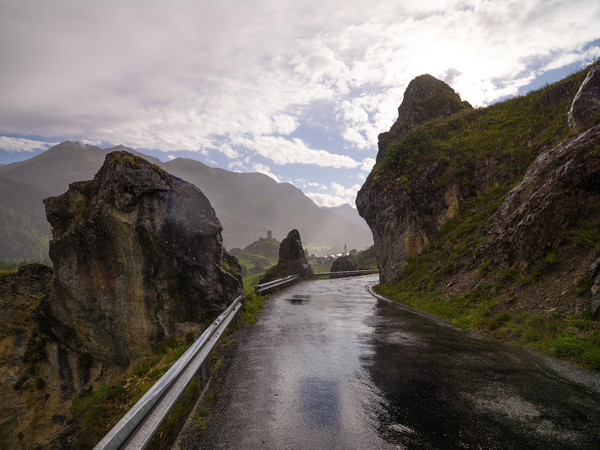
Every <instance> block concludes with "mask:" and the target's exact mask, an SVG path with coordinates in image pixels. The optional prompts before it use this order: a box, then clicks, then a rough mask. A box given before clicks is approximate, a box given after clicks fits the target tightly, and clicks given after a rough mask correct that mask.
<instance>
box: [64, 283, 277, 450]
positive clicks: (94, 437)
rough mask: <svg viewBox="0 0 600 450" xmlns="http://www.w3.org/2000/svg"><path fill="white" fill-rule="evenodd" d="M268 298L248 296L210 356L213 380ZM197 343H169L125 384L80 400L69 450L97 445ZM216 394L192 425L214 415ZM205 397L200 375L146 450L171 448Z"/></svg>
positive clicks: (74, 404) (191, 337)
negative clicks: (237, 335)
mask: <svg viewBox="0 0 600 450" xmlns="http://www.w3.org/2000/svg"><path fill="white" fill-rule="evenodd" d="M266 298H267V297H265V296H257V295H254V294H253V293H252V292H247V293H246V296H245V300H244V304H243V307H242V310H241V311H240V313H239V314H238V317H237V319H236V320H235V321H234V322H232V323H231V325H230V326H229V327H228V329H227V330H226V332H225V333H224V335H223V337H222V338H221V339H220V341H219V343H218V344H217V346H216V347H215V349H213V351H212V352H211V354H210V366H211V377H212V376H213V375H214V374H215V373H217V372H219V371H220V370H221V369H222V368H223V366H224V361H223V358H224V357H225V354H226V350H227V349H228V348H229V347H231V346H233V345H234V344H236V343H237V340H236V339H235V338H234V336H235V332H236V331H237V330H239V329H240V328H242V327H244V326H245V325H247V324H251V323H255V322H256V321H257V320H258V317H259V315H260V312H261V311H262V308H263V304H264V301H265V300H266ZM197 337H198V336H196V335H193V334H192V333H188V334H187V335H186V336H185V338H183V339H179V340H178V339H167V340H165V341H163V342H162V343H161V344H159V346H158V351H157V354H156V355H155V356H153V357H152V358H149V359H147V360H145V361H142V362H140V363H138V364H136V365H134V366H132V367H131V368H130V369H128V371H127V374H126V375H124V377H123V378H122V379H121V381H119V382H117V383H115V384H113V385H108V384H104V385H101V386H100V387H99V388H97V389H96V390H94V391H92V392H89V393H86V394H83V395H80V396H78V397H76V398H75V399H74V400H73V402H72V407H71V413H72V417H73V420H72V423H73V425H74V426H73V427H72V429H71V431H70V432H69V435H70V436H71V437H72V438H73V441H74V442H75V443H74V444H73V445H72V446H71V447H70V448H75V449H87V448H92V447H93V446H94V445H96V444H97V443H98V442H99V441H100V440H101V439H102V438H103V437H104V436H105V435H106V433H108V431H110V429H111V428H112V427H113V426H114V425H115V424H116V423H117V422H118V421H119V420H120V419H121V417H123V416H124V415H125V413H126V412H127V411H129V409H131V407H133V405H134V404H135V403H136V402H137V401H138V400H139V399H140V398H142V396H143V395H144V394H145V393H146V392H147V391H148V389H150V388H151V387H152V386H153V385H154V384H155V383H156V381H158V379H159V378H160V377H161V376H162V375H164V374H165V373H166V372H167V370H169V368H170V367H171V366H172V365H173V363H175V361H177V359H179V357H181V355H183V353H185V351H186V350H187V349H188V348H189V347H190V345H191V344H192V343H193V342H194V341H195V339H196V338H197ZM215 389H216V391H215ZM215 392H219V387H218V385H217V386H216V387H214V388H213V389H212V390H211V392H209V393H208V394H207V395H208V396H209V397H210V398H209V400H210V401H209V402H208V403H206V402H204V403H205V405H204V406H203V407H202V408H204V409H202V410H201V411H200V412H198V413H197V416H198V417H195V418H192V420H193V421H194V420H195V421H196V422H198V423H199V424H201V423H203V422H204V423H205V422H206V419H207V417H208V414H209V412H210V410H209V409H207V408H209V406H210V404H211V403H212V402H213V401H214V400H215V399H216V397H215V395H216V394H215ZM201 393H202V389H201V385H200V381H199V376H198V375H197V376H196V377H195V378H194V379H193V380H192V382H191V383H190V384H189V385H188V387H187V388H186V390H185V392H184V394H183V395H182V397H181V398H180V399H179V401H178V402H177V404H176V405H175V407H174V408H173V409H172V410H171V412H170V413H169V416H168V417H167V419H166V420H165V421H164V422H163V424H162V425H161V427H160V428H159V430H158V432H157V434H156V435H155V437H154V438H153V440H152V442H151V443H150V446H149V447H148V448H150V449H162V448H170V446H171V445H172V444H173V442H174V441H175V439H176V438H177V435H178V434H179V432H180V430H181V427H182V424H184V423H185V421H186V420H187V418H188V416H189V414H190V412H191V411H192V409H193V408H194V405H195V404H196V402H197V401H198V399H199V398H200V395H201ZM207 405H208V406H207Z"/></svg>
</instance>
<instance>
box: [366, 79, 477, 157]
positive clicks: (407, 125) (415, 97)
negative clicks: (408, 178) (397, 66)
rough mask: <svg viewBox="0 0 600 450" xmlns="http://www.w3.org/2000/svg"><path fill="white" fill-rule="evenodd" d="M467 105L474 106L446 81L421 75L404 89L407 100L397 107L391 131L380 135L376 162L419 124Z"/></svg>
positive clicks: (454, 111)
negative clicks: (463, 99) (394, 143)
mask: <svg viewBox="0 0 600 450" xmlns="http://www.w3.org/2000/svg"><path fill="white" fill-rule="evenodd" d="M466 108H471V105H470V104H469V103H468V102H464V101H461V99H460V95H458V94H457V93H456V92H454V90H453V89H452V88H451V87H450V86H448V85H447V84H446V83H444V82H443V81H440V80H438V79H437V78H435V77H432V76H431V75H429V74H425V75H420V76H418V77H417V78H415V79H414V80H412V81H411V82H410V83H409V84H408V87H407V88H406V91H405V92H404V99H403V100H402V103H401V104H400V106H399V107H398V119H397V120H396V122H395V123H394V124H393V125H392V128H390V131H387V132H385V133H381V134H380V135H379V142H378V147H379V152H378V153H377V162H380V161H381V160H382V159H383V157H384V155H385V152H386V150H387V149H388V147H389V146H390V145H391V144H392V143H393V142H394V141H397V140H399V139H400V138H401V137H402V136H404V135H405V134H406V133H408V132H409V131H410V130H412V129H414V128H415V127H417V126H418V125H421V124H423V123H425V122H429V121H430V120H433V119H437V118H438V117H443V116H447V115H450V114H454V113H456V112H458V111H461V110H463V109H466Z"/></svg>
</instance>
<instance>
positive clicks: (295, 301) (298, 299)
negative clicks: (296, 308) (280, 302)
mask: <svg viewBox="0 0 600 450" xmlns="http://www.w3.org/2000/svg"><path fill="white" fill-rule="evenodd" d="M285 300H286V301H288V302H290V303H291V304H292V305H304V304H306V303H308V302H309V301H310V295H292V297H291V298H286V299H285Z"/></svg>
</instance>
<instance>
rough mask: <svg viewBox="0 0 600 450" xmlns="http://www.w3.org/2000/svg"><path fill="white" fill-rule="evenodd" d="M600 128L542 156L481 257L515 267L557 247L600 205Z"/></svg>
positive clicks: (490, 228) (492, 226) (498, 218)
mask: <svg viewBox="0 0 600 450" xmlns="http://www.w3.org/2000/svg"><path fill="white" fill-rule="evenodd" d="M599 146H600V125H597V126H595V127H593V128H591V129H589V130H587V131H585V132H583V133H581V134H579V135H577V136H576V137H574V138H572V139H568V140H566V141H564V142H562V143H561V144H560V145H558V146H557V147H556V148H554V149H553V150H551V151H547V152H543V153H541V154H540V155H539V156H538V157H537V158H536V160H535V161H534V162H533V164H531V166H530V167H529V168H528V170H527V172H526V174H525V177H524V178H523V181H522V182H521V183H519V184H518V185H517V186H516V187H515V188H514V189H513V190H512V191H511V192H510V193H509V194H508V195H507V196H506V199H505V201H504V203H503V204H502V206H501V207H500V209H499V210H498V212H497V213H496V214H495V215H494V216H493V217H492V218H491V219H490V221H489V222H488V224H487V225H486V227H485V229H484V235H485V236H486V239H485V241H484V242H483V243H482V245H481V246H480V247H479V249H478V255H479V256H480V257H481V256H483V255H485V256H486V257H493V258H495V259H496V260H497V261H498V262H504V263H506V264H514V263H515V262H518V261H531V260H532V259H535V258H538V257H540V254H542V253H544V252H547V251H548V250H551V249H553V248H556V247H557V246H558V245H559V244H560V238H559V237H560V236H563V235H564V234H565V231H566V230H567V229H568V228H569V227H571V226H573V225H574V224H576V223H577V221H578V220H579V219H580V218H581V217H582V216H583V215H584V214H587V210H588V208H589V207H590V205H593V204H595V205H597V204H598V203H599V202H600V153H599V152H598V148H600V147H599Z"/></svg>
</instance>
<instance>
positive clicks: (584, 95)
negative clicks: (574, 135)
mask: <svg viewBox="0 0 600 450" xmlns="http://www.w3.org/2000/svg"><path fill="white" fill-rule="evenodd" d="M568 120H569V126H570V127H571V129H572V130H573V131H578V130H582V129H585V128H589V127H590V126H592V125H594V124H597V123H599V122H600V64H597V65H595V66H593V67H592V68H591V69H590V70H589V72H588V74H587V76H586V78H585V80H584V81H583V83H581V86H580V87H579V91H578V92H577V95H575V98H574V100H573V104H572V105H571V109H570V110H569V115H568Z"/></svg>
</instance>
